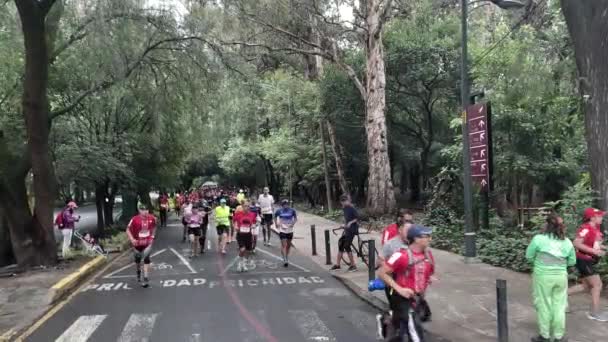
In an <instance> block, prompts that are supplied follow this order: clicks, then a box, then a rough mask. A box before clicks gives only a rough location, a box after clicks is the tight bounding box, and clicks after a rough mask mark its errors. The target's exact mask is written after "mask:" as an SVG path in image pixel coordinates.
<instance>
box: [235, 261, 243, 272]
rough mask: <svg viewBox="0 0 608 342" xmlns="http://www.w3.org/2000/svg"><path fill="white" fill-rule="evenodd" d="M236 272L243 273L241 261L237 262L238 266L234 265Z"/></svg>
mask: <svg viewBox="0 0 608 342" xmlns="http://www.w3.org/2000/svg"><path fill="white" fill-rule="evenodd" d="M236 271H237V272H243V262H242V261H241V260H239V262H238V264H237V265H236Z"/></svg>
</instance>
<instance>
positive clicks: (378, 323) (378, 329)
mask: <svg viewBox="0 0 608 342" xmlns="http://www.w3.org/2000/svg"><path fill="white" fill-rule="evenodd" d="M383 328H384V327H383V324H382V314H377V315H376V332H377V333H378V339H379V340H380V339H383V338H384V334H383V333H382V331H383V330H384V329H383Z"/></svg>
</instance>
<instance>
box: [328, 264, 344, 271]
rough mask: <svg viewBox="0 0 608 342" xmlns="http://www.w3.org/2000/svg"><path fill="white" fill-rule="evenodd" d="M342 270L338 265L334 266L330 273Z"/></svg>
mask: <svg viewBox="0 0 608 342" xmlns="http://www.w3.org/2000/svg"><path fill="white" fill-rule="evenodd" d="M340 269H342V267H340V266H338V265H333V266H332V267H331V268H330V269H329V270H330V271H336V270H340Z"/></svg>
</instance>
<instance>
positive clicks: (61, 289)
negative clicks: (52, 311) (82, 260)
mask: <svg viewBox="0 0 608 342" xmlns="http://www.w3.org/2000/svg"><path fill="white" fill-rule="evenodd" d="M106 261H107V258H106V257H105V256H101V255H99V256H97V257H96V258H94V259H93V260H91V261H89V262H87V263H86V264H84V265H82V266H81V267H80V268H79V269H78V271H76V272H73V273H72V274H70V275H68V276H67V277H65V278H63V279H61V280H60V281H58V282H57V283H56V284H55V285H53V286H52V287H51V291H52V297H51V303H55V302H56V301H57V300H58V299H60V298H61V297H62V296H63V295H65V293H66V292H68V291H70V290H72V289H73V288H74V287H76V286H78V285H79V283H80V282H81V281H82V280H83V279H84V278H85V277H86V276H87V275H89V274H91V273H92V272H93V271H95V270H96V269H97V267H99V266H101V265H103V264H104V263H105V262H106Z"/></svg>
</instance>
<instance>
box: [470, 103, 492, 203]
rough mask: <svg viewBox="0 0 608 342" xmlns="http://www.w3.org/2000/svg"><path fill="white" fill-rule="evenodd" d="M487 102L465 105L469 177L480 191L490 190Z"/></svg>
mask: <svg viewBox="0 0 608 342" xmlns="http://www.w3.org/2000/svg"><path fill="white" fill-rule="evenodd" d="M489 108H490V106H489V104H488V103H476V104H472V105H470V106H469V107H467V125H468V128H469V129H468V132H469V162H470V163H471V179H472V180H473V183H476V184H478V185H479V186H480V188H481V191H482V192H488V191H489V190H491V182H492V177H491V175H492V173H491V165H492V159H491V148H492V145H491V131H490V117H489V115H488V113H489Z"/></svg>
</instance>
